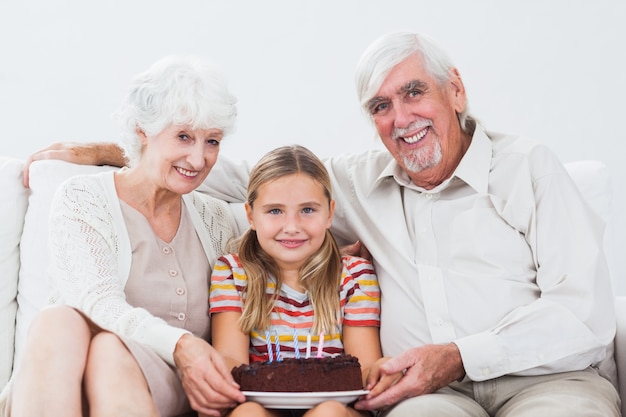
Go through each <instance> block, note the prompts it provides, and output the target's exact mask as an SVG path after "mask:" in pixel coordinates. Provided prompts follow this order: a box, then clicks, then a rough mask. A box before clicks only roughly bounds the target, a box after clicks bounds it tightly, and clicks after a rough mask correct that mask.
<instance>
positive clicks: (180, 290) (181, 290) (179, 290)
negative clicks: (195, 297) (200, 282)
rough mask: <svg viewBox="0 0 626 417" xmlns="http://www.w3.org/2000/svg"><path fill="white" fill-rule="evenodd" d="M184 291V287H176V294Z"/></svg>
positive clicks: (181, 293)
mask: <svg viewBox="0 0 626 417" xmlns="http://www.w3.org/2000/svg"><path fill="white" fill-rule="evenodd" d="M184 293H185V289H184V288H176V294H178V295H183V294H184Z"/></svg>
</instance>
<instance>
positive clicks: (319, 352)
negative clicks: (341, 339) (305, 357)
mask: <svg viewBox="0 0 626 417" xmlns="http://www.w3.org/2000/svg"><path fill="white" fill-rule="evenodd" d="M323 351H324V332H322V333H320V342H319V344H318V345H317V357H318V358H321V357H322V352H323Z"/></svg>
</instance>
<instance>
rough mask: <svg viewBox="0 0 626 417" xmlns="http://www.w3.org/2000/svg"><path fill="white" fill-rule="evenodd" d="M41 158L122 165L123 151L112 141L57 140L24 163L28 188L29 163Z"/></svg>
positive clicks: (123, 162) (77, 162)
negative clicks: (78, 141) (80, 141)
mask: <svg viewBox="0 0 626 417" xmlns="http://www.w3.org/2000/svg"><path fill="white" fill-rule="evenodd" d="M43 159H58V160H61V161H67V162H72V163H74V164H80V165H113V166H120V167H121V166H124V165H125V162H126V161H125V158H124V153H123V151H122V150H121V149H120V148H119V146H117V145H116V144H113V143H77V142H58V143H54V144H52V145H50V146H48V147H47V148H44V149H41V150H39V151H37V152H35V153H34V154H32V155H31V156H29V157H28V159H27V160H26V163H25V164H24V172H23V173H24V175H23V182H24V187H26V188H28V186H29V182H30V177H29V171H30V164H32V163H33V162H35V161H40V160H43Z"/></svg>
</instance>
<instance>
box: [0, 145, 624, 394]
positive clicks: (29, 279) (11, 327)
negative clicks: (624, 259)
mask: <svg viewBox="0 0 626 417" xmlns="http://www.w3.org/2000/svg"><path fill="white" fill-rule="evenodd" d="M22 166H23V161H20V160H17V159H10V158H1V157H0V190H2V192H3V193H4V197H5V198H4V199H0V219H2V221H1V222H0V271H2V277H1V279H0V388H1V387H3V386H4V385H5V384H6V382H7V381H8V378H9V376H10V373H11V371H12V366H13V365H12V364H13V362H14V360H15V363H18V362H17V361H19V354H20V352H21V349H22V345H23V343H24V340H25V337H26V332H27V330H28V327H29V325H30V322H31V321H32V319H33V317H34V315H35V314H36V312H37V311H38V310H39V309H40V308H41V307H42V306H43V305H45V304H46V303H47V295H48V290H49V288H48V282H47V279H46V269H47V262H48V249H47V236H48V216H49V207H50V202H51V199H52V195H53V194H54V192H55V190H56V189H57V187H58V186H59V185H60V184H61V183H62V182H63V181H64V180H66V179H67V178H69V177H70V176H73V175H78V174H89V173H97V172H101V171H103V170H111V169H115V168H112V167H95V166H83V165H74V164H70V163H67V162H63V161H53V160H46V161H37V162H35V163H34V164H32V166H31V170H30V185H31V188H30V190H27V189H25V188H24V187H23V186H22V185H21V184H22V172H21V171H22ZM566 167H567V169H568V172H569V173H570V175H571V176H572V178H573V179H574V181H575V182H576V184H577V185H578V187H579V189H580V190H581V193H582V195H583V196H584V197H585V199H586V200H587V201H588V202H589V203H590V204H591V206H592V207H593V208H594V209H595V210H596V212H598V213H599V214H600V215H601V216H602V218H603V219H604V220H605V221H607V222H608V221H609V219H610V217H611V181H610V175H609V171H608V169H607V167H606V166H605V165H604V164H603V163H601V162H598V161H578V162H573V163H569V164H566ZM232 207H233V210H234V211H235V213H236V217H237V219H238V223H239V225H240V228H241V229H242V230H243V229H244V228H245V227H246V225H247V223H246V220H245V215H244V211H243V208H242V205H241V204H235V205H232ZM608 230H609V233H607V235H606V239H607V252H608V255H609V258H610V256H611V246H612V244H611V239H612V237H611V234H610V229H608ZM609 261H610V259H609ZM18 276H19V284H18ZM18 305H19V308H17V309H16V306H18Z"/></svg>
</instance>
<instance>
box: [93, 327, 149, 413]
mask: <svg viewBox="0 0 626 417" xmlns="http://www.w3.org/2000/svg"><path fill="white" fill-rule="evenodd" d="M85 395H86V397H87V402H88V403H89V410H90V416H91V417H104V416H111V417H117V416H129V417H130V416H141V417H149V416H154V417H158V416H159V413H158V411H157V409H156V406H155V404H154V401H153V400H152V396H151V395H150V390H149V388H148V383H147V382H146V379H145V378H144V375H143V373H142V371H141V368H140V367H139V364H138V363H137V361H136V360H135V358H134V357H133V356H132V355H131V353H130V351H129V350H128V349H127V348H126V346H125V345H124V343H123V342H122V341H121V340H120V338H119V337H118V336H116V335H114V334H113V333H110V332H107V331H102V332H100V333H98V334H97V335H96V336H94V338H93V340H92V341H91V347H90V349H89V355H88V358H87V366H86V369H85Z"/></svg>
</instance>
